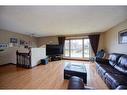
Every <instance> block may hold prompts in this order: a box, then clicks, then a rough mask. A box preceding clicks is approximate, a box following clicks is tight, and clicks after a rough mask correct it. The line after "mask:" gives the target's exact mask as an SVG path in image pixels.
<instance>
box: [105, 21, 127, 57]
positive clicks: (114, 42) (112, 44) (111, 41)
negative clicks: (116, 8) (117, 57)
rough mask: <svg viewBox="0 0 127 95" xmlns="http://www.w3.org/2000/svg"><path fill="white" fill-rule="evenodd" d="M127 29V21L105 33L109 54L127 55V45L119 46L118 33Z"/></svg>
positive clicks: (106, 47)
mask: <svg viewBox="0 0 127 95" xmlns="http://www.w3.org/2000/svg"><path fill="white" fill-rule="evenodd" d="M124 29H127V20H126V21H124V22H122V23H120V24H118V25H117V26H115V27H113V28H112V29H110V30H109V31H107V32H105V33H104V35H105V36H104V47H105V49H106V51H107V52H109V53H113V52H116V53H124V54H127V44H118V32H119V31H121V30H124Z"/></svg>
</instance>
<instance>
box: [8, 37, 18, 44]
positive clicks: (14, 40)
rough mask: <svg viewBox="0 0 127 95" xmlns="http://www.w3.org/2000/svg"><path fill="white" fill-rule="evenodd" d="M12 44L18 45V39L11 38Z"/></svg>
mask: <svg viewBox="0 0 127 95" xmlns="http://www.w3.org/2000/svg"><path fill="white" fill-rule="evenodd" d="M10 43H18V39H17V38H10Z"/></svg>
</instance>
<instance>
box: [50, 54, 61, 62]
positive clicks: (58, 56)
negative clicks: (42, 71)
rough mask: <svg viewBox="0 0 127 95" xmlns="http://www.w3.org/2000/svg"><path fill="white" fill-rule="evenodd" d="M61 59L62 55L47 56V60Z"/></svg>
mask: <svg viewBox="0 0 127 95" xmlns="http://www.w3.org/2000/svg"><path fill="white" fill-rule="evenodd" d="M61 59H62V55H55V56H49V61H57V60H61Z"/></svg>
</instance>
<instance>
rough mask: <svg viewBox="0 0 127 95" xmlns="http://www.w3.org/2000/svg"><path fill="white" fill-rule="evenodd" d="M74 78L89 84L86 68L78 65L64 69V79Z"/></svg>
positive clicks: (70, 65) (69, 65)
mask: <svg viewBox="0 0 127 95" xmlns="http://www.w3.org/2000/svg"><path fill="white" fill-rule="evenodd" d="M72 76H77V77H80V78H82V79H83V82H84V83H85V84H87V72H86V68H85V66H84V65H83V64H82V65H80V64H79V65H77V64H68V65H67V66H66V67H65V68H64V79H69V78H70V77H72Z"/></svg>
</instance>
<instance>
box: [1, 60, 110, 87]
mask: <svg viewBox="0 0 127 95" xmlns="http://www.w3.org/2000/svg"><path fill="white" fill-rule="evenodd" d="M68 63H75V64H85V66H86V70H87V83H88V84H87V86H90V87H93V88H95V89H108V88H107V86H106V85H105V83H104V82H103V80H102V79H101V78H100V76H99V75H98V74H97V72H96V68H95V63H90V62H88V61H70V60H60V61H53V62H49V63H48V64H47V65H39V66H36V67H34V68H32V69H24V68H19V67H18V68H17V67H16V66H15V65H7V66H2V67H0V89H67V85H68V80H64V78H63V73H64V72H63V71H64V66H65V65H67V64H68Z"/></svg>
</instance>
